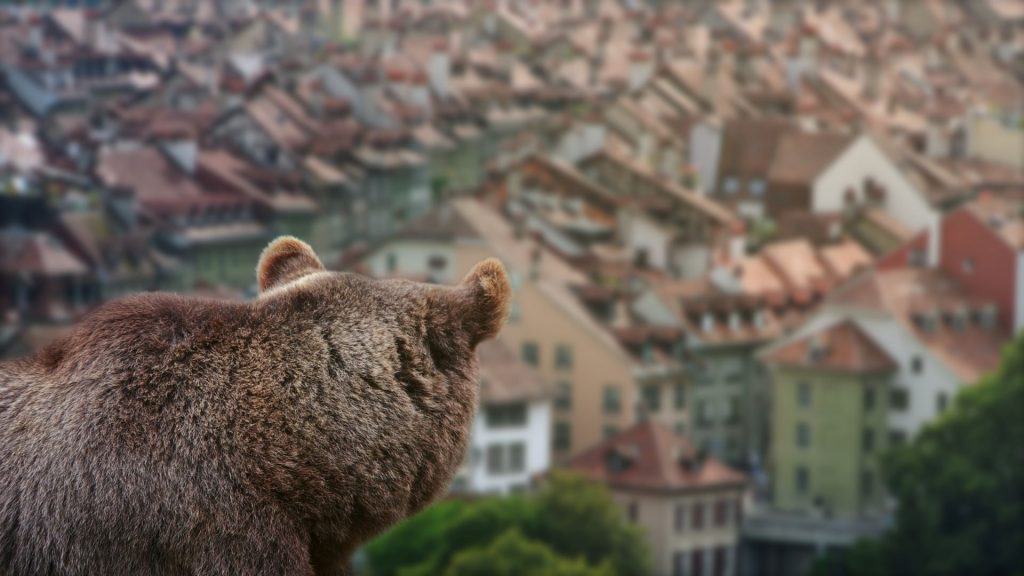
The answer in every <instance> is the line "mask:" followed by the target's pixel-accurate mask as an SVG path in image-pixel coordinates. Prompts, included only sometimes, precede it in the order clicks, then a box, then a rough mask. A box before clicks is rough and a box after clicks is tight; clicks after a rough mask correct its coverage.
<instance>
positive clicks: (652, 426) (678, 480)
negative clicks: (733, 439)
mask: <svg viewBox="0 0 1024 576" xmlns="http://www.w3.org/2000/svg"><path fill="white" fill-rule="evenodd" d="M567 467H568V468H570V469H572V470H574V471H576V472H579V473H581V474H584V475H586V476H589V477H590V478H593V479H594V480H598V481H601V482H604V483H607V484H608V485H609V486H611V488H612V489H635V490H659V491H687V490H703V489H714V488H725V487H735V488H742V487H743V486H745V484H746V482H747V478H746V476H744V475H743V474H742V473H741V472H739V471H737V470H734V469H732V468H730V467H728V466H726V465H725V464H723V463H721V462H719V461H718V460H716V459H715V458H713V457H703V458H702V457H701V455H700V454H698V452H697V450H696V449H695V448H694V447H693V445H692V444H691V443H690V441H689V440H687V439H686V438H684V437H682V436H679V435H677V434H675V433H674V432H672V431H671V430H669V429H668V428H666V427H665V426H663V425H662V424H658V423H655V422H651V421H647V422H641V423H639V424H637V425H635V426H633V427H632V428H630V429H628V430H626V431H625V432H622V433H621V434H619V435H617V436H615V437H613V438H609V439H607V440H604V441H603V442H601V443H600V444H598V445H597V446H594V447H593V448H591V449H589V450H587V451H585V452H583V453H582V454H579V455H578V456H576V457H575V458H573V459H572V460H570V461H569V463H568V465H567Z"/></svg>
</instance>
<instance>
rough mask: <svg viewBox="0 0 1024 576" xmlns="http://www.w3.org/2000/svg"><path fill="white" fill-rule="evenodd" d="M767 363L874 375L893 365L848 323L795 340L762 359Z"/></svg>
mask: <svg viewBox="0 0 1024 576" xmlns="http://www.w3.org/2000/svg"><path fill="white" fill-rule="evenodd" d="M764 360H765V361H766V362H768V363H769V364H775V365H778V366H789V367H796V368H807V369H824V370H829V371H836V372H853V373H875V372H887V371H891V370H895V369H896V367H897V366H896V362H895V360H893V359H892V357H891V356H889V354H887V353H886V352H885V351H884V350H882V349H881V348H880V347H879V346H878V345H877V344H875V342H874V340H872V339H871V337H870V336H868V335H867V334H865V333H864V331H863V330H861V328H860V327H859V326H857V324H855V323H854V322H853V321H851V320H844V321H842V322H839V323H837V324H833V325H832V326H830V327H828V328H826V329H824V330H822V331H820V332H817V333H815V334H810V335H808V336H805V337H804V338H801V339H799V340H794V341H793V342H790V343H788V344H786V345H785V346H782V347H780V348H776V349H774V350H772V351H771V352H770V353H769V354H767V355H766V356H765V357H764Z"/></svg>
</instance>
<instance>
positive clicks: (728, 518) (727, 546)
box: [613, 489, 742, 576]
mask: <svg viewBox="0 0 1024 576" xmlns="http://www.w3.org/2000/svg"><path fill="white" fill-rule="evenodd" d="M741 496H742V493H741V491H740V490H738V489H725V490H707V491H698V492H681V493H675V494H663V493H661V494H655V493H642V492H632V491H623V490H614V491H613V497H614V499H615V501H616V503H617V504H618V505H619V506H620V507H621V508H622V511H623V514H624V515H625V516H626V517H627V518H629V517H630V511H631V510H635V511H636V519H635V522H636V524H638V525H639V526H640V527H641V528H643V530H644V534H645V536H646V538H647V543H648V546H650V549H651V554H652V556H653V558H654V576H675V575H676V574H679V573H680V572H677V571H676V570H674V568H675V563H676V562H680V561H681V563H682V567H683V570H682V572H681V574H686V575H688V574H692V570H691V568H692V562H693V554H694V552H695V551H697V550H700V551H701V559H702V564H703V570H702V572H701V573H702V574H705V575H707V576H711V575H713V574H715V572H714V571H713V568H714V556H715V550H716V549H723V551H724V552H725V571H724V574H725V575H726V576H731V575H733V574H735V573H736V565H737V547H738V544H739V519H740V517H741V511H740V508H741V506H742V499H741ZM720 501H725V502H727V503H728V509H727V513H726V515H725V523H724V524H723V525H721V526H719V525H716V523H715V520H716V518H715V505H716V503H718V502H720ZM697 506H702V507H703V526H702V527H701V528H700V529H697V528H696V527H695V526H694V525H693V510H694V508H695V507H697ZM677 507H681V510H682V516H683V523H682V526H681V528H682V529H681V530H677V529H676V509H677Z"/></svg>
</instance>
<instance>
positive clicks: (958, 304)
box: [823, 267, 1009, 383]
mask: <svg viewBox="0 0 1024 576" xmlns="http://www.w3.org/2000/svg"><path fill="white" fill-rule="evenodd" d="M823 305H824V306H825V307H826V308H839V309H843V310H847V311H849V313H850V314H858V313H861V312H872V313H879V312H880V313H883V314H888V315H889V316H890V317H892V318H893V319H894V320H896V321H897V322H899V323H900V324H901V325H902V326H903V327H904V328H905V329H906V330H907V331H908V332H909V333H910V334H911V335H913V336H914V337H915V338H917V339H918V341H919V342H920V343H921V345H923V346H924V347H926V348H928V349H929V350H930V351H931V352H932V353H933V354H934V355H935V357H936V358H937V359H939V360H940V361H941V362H942V363H943V364H945V365H946V367H947V368H948V369H949V370H950V371H952V372H953V374H955V375H956V376H957V378H959V379H960V380H962V381H963V382H965V383H973V382H975V381H976V380H977V379H978V378H980V377H981V376H982V375H984V374H986V373H988V372H990V371H992V370H994V369H995V368H996V367H997V366H998V365H999V359H1000V349H1001V348H1002V346H1003V344H1004V343H1005V342H1006V341H1007V340H1008V339H1009V335H1008V334H1006V333H1005V332H1004V331H1003V330H1001V329H999V328H998V327H992V328H986V327H982V326H979V325H978V323H977V322H975V321H974V320H972V319H968V321H967V322H966V323H964V325H962V326H959V327H957V326H954V325H951V324H950V322H948V320H949V319H950V318H951V317H952V315H955V314H959V313H962V312H963V311H967V312H968V313H969V314H968V315H969V316H970V315H972V314H973V312H975V311H977V310H980V309H982V308H984V307H986V306H991V305H992V303H991V302H985V301H977V300H972V299H971V298H970V297H969V295H968V294H967V292H966V291H965V290H964V289H963V288H962V287H961V286H960V285H959V284H958V283H957V282H956V281H955V280H953V279H952V278H950V277H948V276H946V275H944V274H943V273H942V272H941V271H940V270H935V269H928V268H915V267H904V268H896V269H884V270H880V269H873V270H870V271H867V272H865V273H863V274H860V275H858V276H855V277H853V278H851V279H850V280H849V281H848V282H846V283H844V284H843V285H841V286H839V287H837V288H836V289H834V290H833V291H832V292H831V293H830V294H829V296H828V298H827V299H826V301H825V302H824V304H823ZM922 315H928V316H930V317H931V318H933V319H934V320H935V322H934V323H933V324H934V325H933V326H931V327H926V326H923V325H922V324H921V323H920V322H919V319H920V318H922ZM851 317H852V318H855V316H851Z"/></svg>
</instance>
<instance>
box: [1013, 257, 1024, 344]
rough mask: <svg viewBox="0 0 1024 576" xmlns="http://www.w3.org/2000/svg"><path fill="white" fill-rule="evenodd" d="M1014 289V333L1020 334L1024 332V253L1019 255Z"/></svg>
mask: <svg viewBox="0 0 1024 576" xmlns="http://www.w3.org/2000/svg"><path fill="white" fill-rule="evenodd" d="M1014 287H1015V290H1014V292H1015V293H1016V295H1015V296H1014V305H1013V308H1014V317H1013V333H1014V334H1019V333H1020V331H1021V330H1024V252H1018V253H1017V279H1016V282H1015V283H1014Z"/></svg>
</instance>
